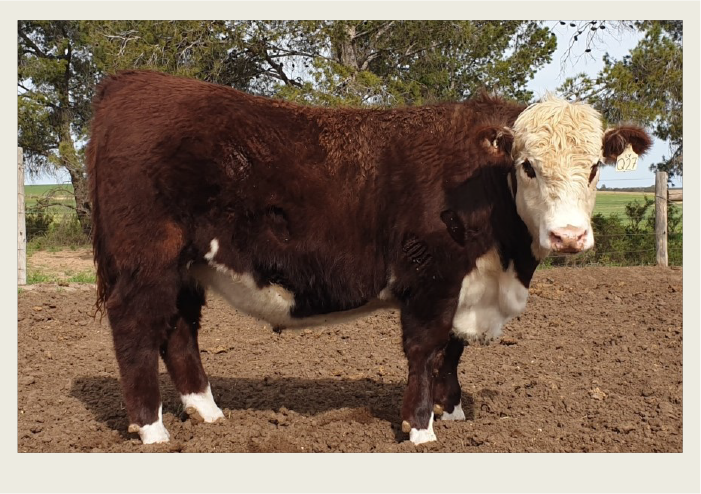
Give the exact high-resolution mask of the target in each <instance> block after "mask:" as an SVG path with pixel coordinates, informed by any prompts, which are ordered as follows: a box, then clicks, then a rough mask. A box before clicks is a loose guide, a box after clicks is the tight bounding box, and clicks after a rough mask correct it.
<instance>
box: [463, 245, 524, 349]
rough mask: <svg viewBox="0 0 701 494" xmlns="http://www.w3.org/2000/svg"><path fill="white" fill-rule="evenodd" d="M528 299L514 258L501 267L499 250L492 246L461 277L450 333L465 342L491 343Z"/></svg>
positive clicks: (521, 310) (519, 312)
mask: <svg viewBox="0 0 701 494" xmlns="http://www.w3.org/2000/svg"><path fill="white" fill-rule="evenodd" d="M527 300H528V289H527V288H526V287H525V286H523V284H522V283H521V282H520V281H519V280H518V278H517V277H516V272H515V270H514V266H513V262H512V263H511V264H510V265H509V267H508V269H506V271H504V270H503V269H502V267H501V262H500V260H499V254H498V253H497V252H496V251H495V250H491V251H489V252H488V253H487V254H485V255H483V256H482V257H480V258H479V259H477V263H476V266H475V268H474V269H473V270H472V271H471V272H470V273H469V274H468V275H467V276H465V278H464V279H463V281H462V288H461V289H460V297H459V299H458V308H457V310H456V311H455V316H454V317H453V333H455V334H456V335H457V336H460V337H461V338H464V339H465V340H466V341H467V342H468V343H475V342H479V343H482V344H488V343H491V342H492V341H494V340H495V339H497V338H499V337H500V336H501V332H502V328H503V327H504V324H506V322H507V321H509V319H511V318H513V317H515V316H517V315H519V314H521V313H522V312H523V310H524V309H525V308H526V301H527Z"/></svg>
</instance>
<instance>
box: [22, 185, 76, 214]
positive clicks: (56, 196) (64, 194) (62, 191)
mask: <svg viewBox="0 0 701 494" xmlns="http://www.w3.org/2000/svg"><path fill="white" fill-rule="evenodd" d="M47 194H52V197H53V199H52V200H51V202H52V203H57V204H58V205H55V206H52V207H51V212H52V213H56V214H68V213H71V210H70V209H68V208H65V207H62V206H61V204H65V205H66V206H75V199H74V198H73V186H72V185H25V186H24V206H25V208H27V209H28V210H29V209H31V208H32V207H34V206H35V205H36V203H37V201H38V200H39V199H40V198H42V197H46V196H47Z"/></svg>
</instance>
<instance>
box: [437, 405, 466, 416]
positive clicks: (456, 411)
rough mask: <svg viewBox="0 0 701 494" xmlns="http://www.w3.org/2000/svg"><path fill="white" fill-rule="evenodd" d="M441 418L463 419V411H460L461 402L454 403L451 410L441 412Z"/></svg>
mask: <svg viewBox="0 0 701 494" xmlns="http://www.w3.org/2000/svg"><path fill="white" fill-rule="evenodd" d="M441 420H465V412H463V411H462V402H459V403H458V404H457V405H455V408H454V409H453V411H452V412H450V413H448V412H443V415H441Z"/></svg>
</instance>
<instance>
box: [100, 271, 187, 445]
mask: <svg viewBox="0 0 701 494" xmlns="http://www.w3.org/2000/svg"><path fill="white" fill-rule="evenodd" d="M168 278H169V277H168V276H163V277H162V278H161V279H159V280H158V283H152V282H147V281H146V280H142V279H138V278H137V279H136V280H134V279H133V278H132V277H131V276H123V277H121V278H120V279H119V280H118V281H117V283H116V285H115V287H114V289H113V290H112V292H111V294H110V296H109V299H108V300H107V302H106V304H105V307H106V309H107V315H108V317H109V321H110V325H111V326H112V338H113V341H114V349H115V353H116V356H117V363H118V365H119V373H120V383H121V387H122V393H123V396H124V402H125V405H126V409H127V414H128V415H129V420H130V425H129V432H138V433H139V436H140V437H141V441H142V442H143V443H144V444H151V443H161V442H167V441H168V440H169V439H170V435H169V434H168V431H167V430H166V428H165V426H164V425H163V418H162V403H161V395H160V391H159V388H158V353H159V349H160V348H161V345H163V343H164V342H165V341H166V334H167V330H168V327H169V326H170V325H172V324H173V322H174V320H175V317H176V316H177V311H176V306H175V301H176V297H177V281H176V280H175V279H171V280H168ZM171 278H172V277H171ZM169 281H170V282H169Z"/></svg>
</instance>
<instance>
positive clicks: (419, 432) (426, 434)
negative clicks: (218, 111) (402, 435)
mask: <svg viewBox="0 0 701 494" xmlns="http://www.w3.org/2000/svg"><path fill="white" fill-rule="evenodd" d="M435 440H436V434H435V433H434V432H433V412H431V418H430V419H429V421H428V429H411V431H410V432H409V441H411V442H412V443H414V444H423V443H428V442H431V441H435Z"/></svg>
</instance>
